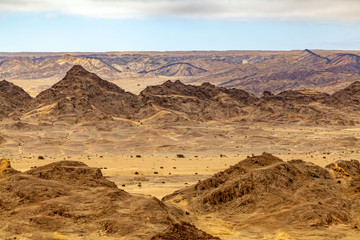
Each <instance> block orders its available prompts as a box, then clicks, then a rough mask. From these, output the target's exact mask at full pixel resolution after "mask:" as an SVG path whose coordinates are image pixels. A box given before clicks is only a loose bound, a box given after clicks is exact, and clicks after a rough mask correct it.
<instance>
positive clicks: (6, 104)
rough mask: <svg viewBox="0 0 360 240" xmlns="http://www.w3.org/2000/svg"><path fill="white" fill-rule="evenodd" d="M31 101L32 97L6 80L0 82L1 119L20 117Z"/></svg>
mask: <svg viewBox="0 0 360 240" xmlns="http://www.w3.org/2000/svg"><path fill="white" fill-rule="evenodd" d="M31 101H32V98H31V97H30V95H29V94H28V93H27V92H25V91H24V90H23V89H22V88H20V87H18V86H16V85H14V84H13V83H11V82H8V81H6V80H2V81H0V118H1V117H9V116H19V115H20V113H21V112H24V110H25V109H26V108H27V107H28V106H29V104H30V103H31Z"/></svg>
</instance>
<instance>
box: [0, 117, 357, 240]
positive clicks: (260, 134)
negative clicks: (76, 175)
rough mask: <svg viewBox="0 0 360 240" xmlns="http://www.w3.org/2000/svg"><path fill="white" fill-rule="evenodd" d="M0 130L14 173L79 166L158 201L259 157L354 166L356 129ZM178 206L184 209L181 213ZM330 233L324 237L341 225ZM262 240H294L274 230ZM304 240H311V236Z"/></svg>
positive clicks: (27, 126) (205, 219) (7, 124)
mask: <svg viewBox="0 0 360 240" xmlns="http://www.w3.org/2000/svg"><path fill="white" fill-rule="evenodd" d="M0 129H1V132H0V136H1V138H2V139H3V140H4V141H3V143H2V144H1V145H0V153H1V157H5V158H8V159H10V160H11V164H12V166H13V167H14V168H15V169H17V170H20V171H25V170H28V169H31V168H32V167H34V166H41V165H45V164H47V163H50V162H55V161H59V160H64V159H67V160H77V161H82V162H84V163H86V164H87V165H89V166H91V167H99V168H101V169H102V172H103V174H104V175H105V176H106V177H107V178H108V179H109V180H111V181H113V182H115V183H116V184H117V186H118V187H119V188H121V189H124V190H126V191H128V192H130V193H134V194H145V195H151V196H155V197H157V198H159V199H161V198H162V197H164V196H165V195H167V194H170V193H173V192H174V191H176V190H178V189H181V188H184V187H186V186H189V185H192V184H195V183H197V182H198V181H199V180H204V179H206V178H209V177H211V176H212V175H213V174H215V173H217V172H219V171H222V170H225V169H226V168H228V167H229V166H231V165H234V164H236V163H237V162H239V161H241V160H243V159H244V158H246V156H251V155H252V154H254V155H259V154H261V153H262V152H269V153H271V154H274V155H275V156H277V157H279V158H281V159H283V160H291V159H303V160H305V161H310V162H313V163H315V164H317V165H319V166H322V167H324V166H325V165H327V164H330V163H332V162H334V161H335V160H339V159H343V160H350V159H360V141H359V139H360V127H358V126H326V127H323V126H303V125H289V126H286V125H269V124H266V123H257V124H255V125H252V124H244V123H233V122H221V123H219V122H208V123H186V124H182V123H179V124H178V125H177V124H172V125H167V124H165V123H152V122H146V121H143V122H133V121H128V120H124V119H117V120H115V121H108V122H98V123H94V124H89V123H87V124H77V125H69V124H67V123H61V122H58V123H56V124H51V123H42V124H40V123H38V122H35V121H34V122H33V121H32V120H31V119H24V120H23V121H22V122H21V123H18V122H16V121H15V122H14V121H10V120H5V121H3V122H1V124H0ZM182 155H183V156H184V157H182ZM39 156H42V157H43V158H44V159H39ZM40 158H41V157H40ZM180 207H182V208H183V209H185V210H186V206H180ZM194 218H196V219H193V222H195V223H196V225H197V226H198V227H199V228H201V229H203V230H204V231H207V232H208V233H210V234H213V235H215V236H219V237H221V238H222V239H259V238H257V237H259V236H260V235H259V234H260V233H261V231H262V230H261V229H254V228H253V229H252V230H251V231H249V229H247V230H246V231H242V232H234V231H232V226H231V224H229V223H226V222H218V221H214V220H213V219H212V218H211V216H194ZM331 228H333V230H331V229H329V230H330V231H328V234H330V235H331V234H333V232H336V231H338V228H341V226H334V227H331ZM240 236H242V237H241V238H239V237H240ZM266 236H267V235H266ZM324 237H326V236H324ZM260 239H263V238H260ZM265 239H293V238H291V236H289V235H288V234H287V233H283V232H281V231H280V230H278V229H277V230H274V232H271V233H269V235H268V238H265ZM295 239H296V238H295ZM306 239H312V238H311V234H309V236H308V237H307V238H306ZM324 239H325V238H324ZM329 239H336V238H329ZM342 239H351V238H342Z"/></svg>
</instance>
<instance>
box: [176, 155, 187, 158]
mask: <svg viewBox="0 0 360 240" xmlns="http://www.w3.org/2000/svg"><path fill="white" fill-rule="evenodd" d="M176 157H178V158H185V156H184V154H177V155H176Z"/></svg>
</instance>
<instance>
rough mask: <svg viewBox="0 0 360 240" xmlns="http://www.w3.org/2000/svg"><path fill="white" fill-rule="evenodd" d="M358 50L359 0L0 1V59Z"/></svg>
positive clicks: (359, 28)
mask: <svg viewBox="0 0 360 240" xmlns="http://www.w3.org/2000/svg"><path fill="white" fill-rule="evenodd" d="M306 48H307V49H337V50H360V0H0V52H74V51H76V52H105V51H183V50H292V49H306Z"/></svg>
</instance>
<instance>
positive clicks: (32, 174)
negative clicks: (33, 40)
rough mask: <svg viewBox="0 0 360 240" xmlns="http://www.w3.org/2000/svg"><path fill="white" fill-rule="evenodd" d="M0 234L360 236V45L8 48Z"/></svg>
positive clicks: (1, 93) (0, 148)
mask: <svg viewBox="0 0 360 240" xmlns="http://www.w3.org/2000/svg"><path fill="white" fill-rule="evenodd" d="M0 79H4V80H2V81H0V119H1V121H0V154H1V155H0V159H2V160H1V164H0V189H1V190H0V209H1V211H0V239H169V240H170V239H174V240H175V239H179V240H180V239H188V240H191V239H224V240H230V239H244V240H245V239H277V240H280V239H283V240H286V239H309V240H310V239H349V240H350V239H359V238H360V230H359V229H360V163H359V161H358V160H360V105H359V104H360V52H358V51H325V50H308V49H306V50H296V51H224V52H217V51H209V52H205V51H204V52H201V51H199V52H196V51H193V52H106V53H0Z"/></svg>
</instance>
